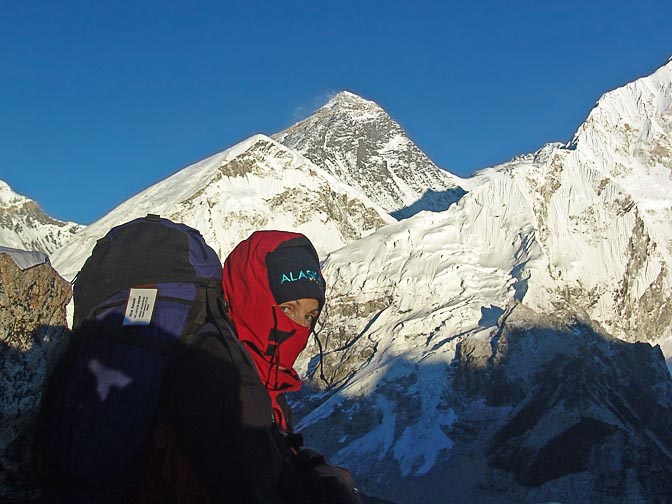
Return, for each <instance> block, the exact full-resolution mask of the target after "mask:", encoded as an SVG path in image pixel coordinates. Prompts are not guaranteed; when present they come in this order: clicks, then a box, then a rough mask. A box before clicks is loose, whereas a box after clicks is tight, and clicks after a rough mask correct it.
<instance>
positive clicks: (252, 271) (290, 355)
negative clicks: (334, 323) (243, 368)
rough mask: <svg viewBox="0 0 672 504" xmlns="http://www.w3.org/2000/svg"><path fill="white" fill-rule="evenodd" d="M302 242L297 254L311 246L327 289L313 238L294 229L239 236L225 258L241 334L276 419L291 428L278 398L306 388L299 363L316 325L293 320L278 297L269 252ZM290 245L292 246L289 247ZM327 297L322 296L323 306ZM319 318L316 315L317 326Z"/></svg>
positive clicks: (225, 283)
mask: <svg viewBox="0 0 672 504" xmlns="http://www.w3.org/2000/svg"><path fill="white" fill-rule="evenodd" d="M291 247H298V249H297V251H298V252H300V253H298V254H297V255H298V256H301V255H305V253H306V251H308V252H309V254H310V256H311V257H314V261H315V262H314V263H313V264H317V265H318V271H317V272H316V273H317V275H318V277H317V278H318V281H319V282H321V288H322V292H323V291H324V278H323V277H322V273H321V272H320V271H319V258H318V255H317V252H316V251H315V248H314V247H313V245H312V243H311V242H310V240H308V238H306V237H305V236H304V235H302V234H300V233H293V232H289V231H256V232H254V233H253V234H252V235H251V236H250V237H249V238H248V239H246V240H244V241H242V242H240V243H239V244H238V245H237V246H236V248H235V249H234V250H233V251H232V252H231V253H230V254H229V256H228V257H227V258H226V260H225V261H224V268H223V275H222V287H223V290H224V297H225V299H226V301H227V303H228V311H229V315H230V317H231V319H232V320H233V323H234V325H235V327H236V331H237V334H238V339H239V340H240V341H241V342H242V343H243V345H244V346H245V347H246V349H247V350H248V352H249V354H250V356H251V357H252V360H253V361H254V363H255V365H256V368H257V372H258V373H259V377H260V378H261V381H262V382H263V383H264V385H265V386H266V389H267V390H268V392H269V395H270V396H271V401H272V403H273V410H274V413H275V418H276V421H278V423H279V424H280V426H281V428H283V429H284V430H286V419H285V418H284V415H283V413H282V410H281V409H280V407H279V405H278V403H277V396H278V394H281V393H283V392H291V391H296V390H299V389H300V388H301V379H300V377H299V375H298V373H297V372H296V371H295V370H294V363H295V361H296V358H297V357H298V355H299V354H300V353H301V351H302V350H303V349H304V348H305V347H306V344H307V342H308V337H309V336H310V332H311V330H312V327H304V326H302V325H300V324H297V323H296V322H294V321H293V320H291V319H290V318H289V317H288V316H287V315H286V314H285V313H284V312H283V311H282V310H281V309H280V308H279V306H278V305H279V303H278V302H277V301H276V299H275V297H274V295H273V292H272V290H271V285H270V281H269V271H268V266H267V258H268V255H269V254H271V253H273V252H275V251H276V250H278V249H279V248H283V249H284V248H291ZM290 250H291V249H290ZM323 301H324V299H323V298H322V299H320V308H321V307H322V303H323ZM314 324H315V321H313V326H314Z"/></svg>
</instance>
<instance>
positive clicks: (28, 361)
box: [0, 253, 72, 502]
mask: <svg viewBox="0 0 672 504" xmlns="http://www.w3.org/2000/svg"><path fill="white" fill-rule="evenodd" d="M71 296H72V291H71V288H70V284H69V283H68V282H66V281H65V280H64V279H63V278H61V277H60V276H59V275H58V273H56V271H55V270H54V269H53V268H52V267H51V266H50V265H49V264H48V263H44V264H40V265H36V266H34V267H31V268H29V269H26V270H25V271H24V270H21V268H19V267H18V266H17V265H16V263H15V262H14V260H13V259H12V258H11V257H10V255H9V254H7V253H0V366H1V367H2V373H0V426H1V428H0V500H2V501H3V502H6V501H14V500H16V501H17V502H18V501H20V500H22V499H29V498H32V497H34V496H35V495H36V493H37V487H36V484H35V481H34V475H33V474H32V468H31V464H30V459H29V455H30V450H29V447H30V443H31V441H32V437H33V435H34V431H35V426H36V421H37V413H38V410H39V404H40V400H41V398H42V391H43V385H44V381H45V378H46V376H47V374H48V372H49V370H50V369H51V365H52V364H53V362H54V359H55V358H56V356H57V355H58V354H59V353H60V351H61V350H62V348H64V346H63V345H64V342H65V341H66V338H67V322H66V315H65V306H66V305H67V304H68V302H69V301H70V298H71Z"/></svg>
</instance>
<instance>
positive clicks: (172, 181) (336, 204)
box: [53, 135, 394, 278]
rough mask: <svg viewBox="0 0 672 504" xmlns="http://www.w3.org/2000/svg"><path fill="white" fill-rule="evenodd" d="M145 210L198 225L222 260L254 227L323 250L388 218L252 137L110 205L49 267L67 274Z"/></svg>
mask: <svg viewBox="0 0 672 504" xmlns="http://www.w3.org/2000/svg"><path fill="white" fill-rule="evenodd" d="M148 213H154V214H159V215H161V216H162V217H166V218H169V219H171V220H174V221H177V222H183V223H185V224H187V225H189V226H191V227H194V228H196V229H198V230H199V231H200V232H201V234H203V236H204V238H205V239H206V241H207V242H208V243H209V244H210V245H211V246H212V247H213V248H214V249H215V251H217V252H218V254H219V255H220V257H221V258H224V257H225V256H226V255H227V254H228V253H229V251H230V250H231V249H233V247H234V246H235V245H236V244H237V243H238V242H239V241H241V240H243V239H245V238H247V237H248V236H249V235H250V234H251V233H252V232H253V231H255V230H257V229H285V230H294V231H298V232H302V233H304V234H306V235H307V236H308V237H309V238H310V239H311V240H312V241H313V243H314V244H315V246H316V248H317V249H318V251H319V252H320V254H321V255H322V256H324V255H326V253H327V252H329V251H331V250H334V249H337V248H340V247H342V246H343V245H345V244H347V243H350V242H352V241H354V240H356V239H358V238H361V237H362V236H365V235H366V234H369V233H371V232H372V231H374V230H375V229H377V228H379V227H381V226H383V225H385V224H386V223H389V222H393V221H394V219H392V218H391V217H389V216H388V215H387V214H386V213H385V212H384V210H382V209H381V208H379V207H377V206H376V205H375V204H374V203H373V202H371V201H370V200H369V199H368V198H367V197H366V196H364V195H363V194H361V193H360V192H358V191H356V190H354V189H352V188H350V187H348V186H346V185H345V184H343V183H341V182H340V181H338V180H336V179H335V178H334V177H333V176H331V175H329V174H328V173H326V172H324V171H323V170H322V169H320V168H318V167H317V166H315V165H314V164H313V163H311V162H310V161H308V160H307V159H306V158H304V157H303V156H301V155H300V154H298V153H296V152H294V151H291V150H290V149H288V148H286V147H284V146H283V145H281V144H279V143H277V142H275V141H274V140H271V139H270V138H268V137H266V136H263V135H256V136H253V137H251V138H249V139H247V140H245V141H243V142H241V143H240V144H238V145H236V146H234V147H231V148H230V149H228V150H226V151H224V152H221V153H219V154H216V155H214V156H212V157H210V158H208V159H205V160H203V161H200V162H198V163H196V164H194V165H192V166H189V167H187V168H184V169H183V170H181V171H180V172H178V173H176V174H174V175H172V176H171V177H169V178H167V179H165V180H163V181H161V182H159V183H157V184H155V185H154V186H152V187H150V188H148V189H146V190H145V191H143V192H141V193H140V194H138V195H136V196H134V197H133V198H131V199H129V200H128V201H126V202H124V203H123V204H121V205H120V206H119V207H117V208H115V209H114V210H113V211H112V212H110V213H109V214H107V215H106V216H104V217H103V218H102V219H100V220H99V221H97V222H95V223H94V224H92V225H91V226H89V227H88V228H87V229H86V230H85V231H84V232H83V233H80V234H79V235H78V237H77V239H76V240H74V241H73V242H72V243H69V244H68V245H67V246H65V247H63V248H62V249H61V250H59V251H58V252H57V254H56V255H55V256H54V258H53V263H54V265H55V267H56V269H57V270H58V271H59V272H60V273H61V274H62V275H63V276H64V277H66V278H72V277H74V275H75V274H76V273H77V271H79V268H80V267H81V266H82V264H83V263H84V261H85V260H86V258H87V257H88V256H89V254H90V252H91V250H92V249H93V246H94V245H95V242H96V240H98V239H99V238H100V237H102V236H103V235H104V234H105V233H107V231H108V230H109V229H110V228H111V227H113V226H116V225H118V224H121V223H123V222H126V221H128V220H131V219H133V218H136V217H140V216H144V215H146V214H148Z"/></svg>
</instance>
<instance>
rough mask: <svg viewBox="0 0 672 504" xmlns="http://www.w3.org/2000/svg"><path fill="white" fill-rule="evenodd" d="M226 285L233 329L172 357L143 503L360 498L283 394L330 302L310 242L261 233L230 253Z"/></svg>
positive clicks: (295, 378) (294, 383) (292, 387)
mask: <svg viewBox="0 0 672 504" xmlns="http://www.w3.org/2000/svg"><path fill="white" fill-rule="evenodd" d="M222 289H223V301H224V305H225V310H226V313H227V316H228V318H229V319H230V321H231V322H232V327H231V328H230V334H224V335H222V334H219V333H218V331H212V333H211V334H210V335H208V336H206V337H204V338H202V339H201V341H198V342H194V344H193V345H190V346H189V347H188V348H186V349H185V351H184V352H183V355H182V356H181V357H180V359H177V360H176V362H175V365H174V366H173V369H172V372H171V373H170V375H169V377H168V378H167V386H166V387H165V389H166V390H167V394H166V395H167V397H165V398H164V400H162V401H161V404H162V405H163V407H162V408H161V411H160V413H159V421H158V427H157V429H155V431H154V434H153V440H152V448H151V451H150V456H149V462H148V470H147V477H146V478H145V480H144V481H143V484H142V485H141V495H142V498H141V499H140V500H141V502H145V503H150V502H152V503H153V502H156V503H159V502H177V503H187V502H189V503H191V502H199V503H200V502H203V503H215V502H217V503H229V502H230V503H236V504H244V503H268V504H279V503H305V504H308V503H321V502H324V503H327V502H343V503H350V502H352V503H357V502H360V501H359V497H358V496H357V493H358V490H357V489H356V487H355V485H354V482H353V481H352V478H351V476H350V474H349V472H348V471H347V470H344V469H342V468H338V467H336V466H333V465H331V464H328V463H327V462H326V460H325V459H324V457H323V456H322V455H321V454H319V453H318V452H316V451H314V450H309V449H305V448H303V447H302V446H301V437H300V436H298V435H297V434H295V433H294V425H293V420H292V414H291V408H290V407H289V405H288V403H287V400H286V398H285V394H286V393H288V392H294V391H298V390H299V389H300V388H301V379H300V377H299V375H298V373H297V372H296V370H295V369H294V364H295V361H296V359H297V357H298V356H299V354H300V353H301V351H303V350H304V348H305V347H306V344H307V342H308V339H309V337H310V334H311V332H312V331H313V330H314V328H315V324H316V322H317V320H318V318H319V316H320V313H321V312H322V309H323V307H324V303H325V282H324V277H323V276H322V273H321V270H320V263H319V257H318V254H317V252H316V250H315V248H314V247H313V245H312V243H311V242H310V240H308V238H307V237H305V236H304V235H302V234H299V233H293V232H287V231H256V232H254V233H253V234H252V235H251V236H250V237H249V238H247V239H246V240H243V241H242V242H241V243H239V244H238V245H237V246H236V247H235V248H234V250H233V251H232V252H231V253H230V254H229V256H228V257H227V258H226V260H225V261H224V265H223V270H222ZM241 363H242V365H241ZM176 454H177V456H176Z"/></svg>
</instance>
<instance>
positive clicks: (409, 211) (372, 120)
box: [273, 91, 465, 218]
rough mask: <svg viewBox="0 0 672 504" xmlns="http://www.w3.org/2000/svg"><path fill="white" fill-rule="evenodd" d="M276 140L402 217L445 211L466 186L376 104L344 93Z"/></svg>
mask: <svg viewBox="0 0 672 504" xmlns="http://www.w3.org/2000/svg"><path fill="white" fill-rule="evenodd" d="M273 138H274V139H275V140H277V141H278V142H280V143H282V144H284V145H286V146H287V147H290V148H292V149H295V150H297V151H299V152H300V153H302V154H303V155H304V156H305V157H307V158H308V159H310V160H311V161H312V162H313V163H315V164H316V165H317V166H320V167H322V168H323V169H325V170H326V171H328V172H329V173H331V174H332V175H333V176H334V177H336V178H338V179H339V180H342V181H343V182H345V183H346V184H348V185H350V186H352V187H355V188H357V189H359V190H361V191H362V192H363V193H364V194H366V195H367V196H368V197H369V198H371V200H373V201H375V202H376V203H377V204H379V205H380V206H381V207H382V208H384V209H385V210H387V211H388V212H390V213H391V214H392V215H393V216H394V217H396V218H406V217H409V216H411V215H414V214H416V213H418V212H420V211H422V210H430V211H442V210H445V209H447V208H448V207H449V206H450V205H451V204H453V203H454V202H455V201H457V200H458V199H459V198H460V197H461V196H462V195H463V194H464V192H465V191H464V190H463V189H462V188H461V187H460V183H461V180H460V179H459V178H458V177H456V176H454V175H452V174H450V173H448V172H446V171H444V170H441V169H440V168H439V167H437V166H436V165H435V164H434V163H433V162H432V161H431V160H430V159H429V158H428V157H427V156H426V155H425V154H424V153H423V152H422V151H421V150H420V149H419V148H418V147H417V146H416V145H415V144H414V143H413V142H412V141H411V140H410V139H409V138H408V136H407V135H406V133H405V132H404V131H403V129H402V128H401V127H400V126H399V124H397V123H396V122H395V121H394V120H392V118H391V117H390V116H389V115H388V114H387V113H386V112H385V111H384V110H383V109H382V108H381V107H380V106H378V105H377V104H376V103H374V102H372V101H369V100H365V99H364V98H361V97H360V96H357V95H356V94H353V93H350V92H348V91H343V92H341V93H339V94H337V95H336V96H334V97H333V98H332V99H331V100H329V102H328V103H327V104H326V105H324V106H323V107H321V108H320V109H319V110H317V112H315V113H314V114H313V115H312V116H310V117H308V118H307V119H305V120H303V121H301V122H298V123H297V124H295V125H293V126H291V127H290V128H288V129H286V130H285V131H282V132H280V133H278V134H276V135H273Z"/></svg>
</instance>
